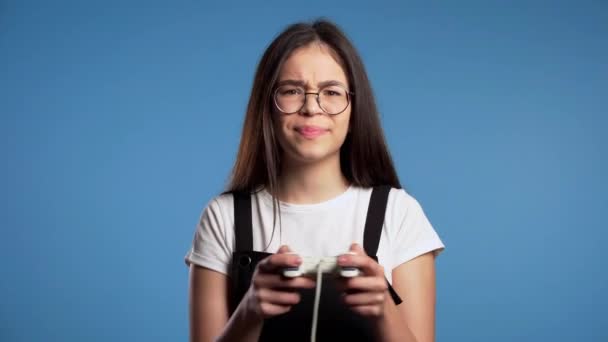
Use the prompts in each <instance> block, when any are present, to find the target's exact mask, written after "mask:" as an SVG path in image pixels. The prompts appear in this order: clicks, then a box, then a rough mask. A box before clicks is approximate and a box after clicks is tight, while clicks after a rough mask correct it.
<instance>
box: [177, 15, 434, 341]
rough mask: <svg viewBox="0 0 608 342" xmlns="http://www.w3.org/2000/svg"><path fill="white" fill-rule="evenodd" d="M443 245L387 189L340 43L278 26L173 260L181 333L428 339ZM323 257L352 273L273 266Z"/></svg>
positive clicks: (415, 208) (380, 148)
mask: <svg viewBox="0 0 608 342" xmlns="http://www.w3.org/2000/svg"><path fill="white" fill-rule="evenodd" d="M443 248H444V245H443V243H442V241H441V240H440V238H439V237H438V235H437V234H436V232H435V230H434V229H433V227H432V226H431V224H430V223H429V221H428V220H427V218H426V216H425V214H424V212H423V211H422V209H421V207H420V205H419V204H418V202H417V201H416V200H415V199H414V198H413V197H412V196H410V195H409V194H408V193H406V192H405V191H404V190H402V189H401V186H400V182H399V180H398V177H397V173H396V172H395V169H394V167H393V162H392V160H391V157H390V154H389V152H388V149H387V147H386V144H385V140H384V136H383V133H382V129H381V125H380V120H379V115H378V112H377V109H376V105H375V101H374V97H373V95H372V89H371V86H370V82H369V80H368V78H367V75H366V72H365V69H364V66H363V63H362V61H361V58H360V57H359V54H358V53H357V52H356V50H355V48H354V47H353V45H352V44H351V43H350V42H349V40H348V39H347V38H346V37H345V35H344V34H343V33H342V32H341V31H340V29H339V28H338V27H336V26H335V25H334V24H333V23H331V22H328V21H316V22H314V23H313V24H306V23H298V24H294V25H291V26H289V27H288V28H287V29H286V30H285V31H283V32H282V33H281V34H280V35H279V36H278V37H277V38H276V39H275V40H274V41H273V42H272V43H271V44H270V46H269V47H268V48H267V50H266V52H265V53H264V55H263V57H262V59H261V61H260V63H259V65H258V68H257V71H256V74H255V79H254V83H253V89H252V93H251V97H250V100H249V103H248V107H247V113H246V117H245V123H244V126H243V132H242V138H241V142H240V147H239V152H238V155H237V158H236V163H235V166H234V169H233V173H232V179H231V182H230V184H229V186H228V191H226V192H225V193H223V194H220V195H218V196H217V197H215V198H214V199H213V200H211V201H210V202H209V203H208V205H207V207H206V208H205V209H204V211H203V213H202V215H201V219H200V223H199V225H198V226H197V228H196V232H195V236H194V241H193V246H192V249H191V250H190V251H189V252H188V254H187V255H186V263H187V264H188V265H189V266H190V339H191V341H212V340H220V341H257V340H262V341H283V340H291V341H294V340H295V341H298V340H309V339H312V340H314V339H315V338H316V339H318V340H321V341H325V340H334V339H345V340H352V341H367V340H376V341H418V342H428V341H433V340H434V329H435V328H434V324H435V266H434V258H435V256H436V255H437V254H438V253H439V252H440V251H441V250H443ZM269 252H275V253H274V254H271V253H269ZM327 256H338V258H337V263H338V265H339V266H343V267H349V266H350V267H356V268H358V269H359V271H360V274H359V276H356V277H351V278H346V277H341V276H335V275H326V276H325V277H324V278H320V277H317V276H312V277H310V276H299V277H293V278H292V277H286V276H285V275H284V274H283V273H282V271H283V270H284V269H285V268H288V267H297V266H298V265H300V264H301V263H302V257H327ZM319 283H322V286H320V287H319V289H318V290H319V292H317V289H316V285H318V284H319ZM315 300H316V301H318V303H314V301H315Z"/></svg>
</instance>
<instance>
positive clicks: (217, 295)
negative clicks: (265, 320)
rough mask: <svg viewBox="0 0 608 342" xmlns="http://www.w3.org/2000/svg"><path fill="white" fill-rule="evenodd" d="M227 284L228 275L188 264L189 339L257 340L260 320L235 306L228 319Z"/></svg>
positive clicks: (198, 340)
mask: <svg viewBox="0 0 608 342" xmlns="http://www.w3.org/2000/svg"><path fill="white" fill-rule="evenodd" d="M228 284H229V278H228V277H227V276H226V275H224V274H221V273H219V272H216V271H212V270H209V269H206V268H203V267H200V266H196V265H191V266H190V290H189V292H190V341H191V342H208V341H209V342H210V341H237V340H238V341H257V339H258V337H259V334H260V331H261V328H262V320H261V319H258V318H256V317H253V315H247V314H246V311H245V310H244V309H237V310H236V311H235V314H234V315H233V316H232V317H231V318H230V320H229V318H228V298H229V297H228V295H229V292H228ZM240 306H242V305H240ZM245 332H248V334H247V335H245ZM237 336H238V337H237Z"/></svg>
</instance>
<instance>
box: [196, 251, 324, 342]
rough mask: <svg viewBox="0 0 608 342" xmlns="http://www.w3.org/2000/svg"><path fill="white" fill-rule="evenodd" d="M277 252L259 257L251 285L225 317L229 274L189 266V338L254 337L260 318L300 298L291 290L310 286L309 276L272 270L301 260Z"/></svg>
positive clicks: (259, 328)
mask: <svg viewBox="0 0 608 342" xmlns="http://www.w3.org/2000/svg"><path fill="white" fill-rule="evenodd" d="M287 252H288V248H287V247H282V248H281V249H280V250H279V253H277V254H275V255H273V256H271V257H268V258H266V259H264V260H263V261H261V262H260V263H259V264H258V266H257V267H256V272H255V274H254V276H253V279H252V286H251V287H250V288H249V291H248V292H247V293H246V294H245V296H244V297H243V299H242V300H241V302H240V303H239V305H238V307H237V308H236V310H235V311H234V313H233V314H232V316H231V317H230V318H228V316H229V313H228V305H229V304H228V298H229V292H228V284H229V278H228V277H227V276H226V275H224V274H221V273H219V272H216V271H212V270H209V269H206V268H203V267H199V266H196V265H191V266H190V291H189V292H190V341H191V342H203V341H204V342H208V341H257V340H258V339H259V336H260V333H261V331H262V325H263V322H264V318H268V317H272V316H276V315H280V314H283V313H285V312H287V311H289V310H290V309H291V306H292V305H294V304H296V303H298V302H299V301H300V296H299V294H297V293H294V292H292V291H293V290H294V289H297V288H313V287H314V286H315V282H314V281H313V280H311V279H306V278H296V279H283V278H282V277H281V276H279V275H278V274H276V270H277V269H278V268H281V267H286V266H297V265H299V264H300V262H301V261H298V260H297V259H298V257H297V256H295V255H289V254H287Z"/></svg>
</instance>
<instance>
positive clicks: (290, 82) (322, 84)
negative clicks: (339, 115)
mask: <svg viewBox="0 0 608 342" xmlns="http://www.w3.org/2000/svg"><path fill="white" fill-rule="evenodd" d="M284 85H294V86H300V87H305V86H306V85H307V82H304V81H302V80H282V81H279V82H278V83H277V86H278V87H280V86H284ZM332 85H337V86H342V87H344V88H347V89H348V87H347V86H346V85H345V84H344V83H342V82H340V81H336V80H328V81H323V82H319V83H317V87H319V88H324V87H327V86H332Z"/></svg>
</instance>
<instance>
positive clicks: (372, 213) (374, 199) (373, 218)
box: [363, 185, 403, 305]
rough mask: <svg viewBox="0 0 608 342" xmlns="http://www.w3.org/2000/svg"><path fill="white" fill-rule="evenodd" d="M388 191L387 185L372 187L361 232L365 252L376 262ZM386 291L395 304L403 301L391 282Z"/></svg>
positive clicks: (389, 189) (389, 188)
mask: <svg viewBox="0 0 608 342" xmlns="http://www.w3.org/2000/svg"><path fill="white" fill-rule="evenodd" d="M390 191H391V187H390V186H389V185H381V186H376V187H374V189H373V190H372V196H371V198H370V199H369V206H368V208H367V219H366V221H365V231H364V233H363V248H364V249H365V253H367V255H369V256H371V257H372V258H374V259H375V260H376V262H378V257H377V255H376V253H377V252H378V245H380V236H381V235H382V226H383V224H384V216H385V214H386V205H387V203H388V194H389V192H390ZM387 283H388V280H387ZM388 291H389V293H390V294H391V297H392V298H393V301H394V302H395V304H396V305H399V304H401V303H402V302H403V301H402V300H401V298H400V297H399V295H398V294H397V292H396V291H395V289H394V288H393V287H392V286H391V284H388Z"/></svg>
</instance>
